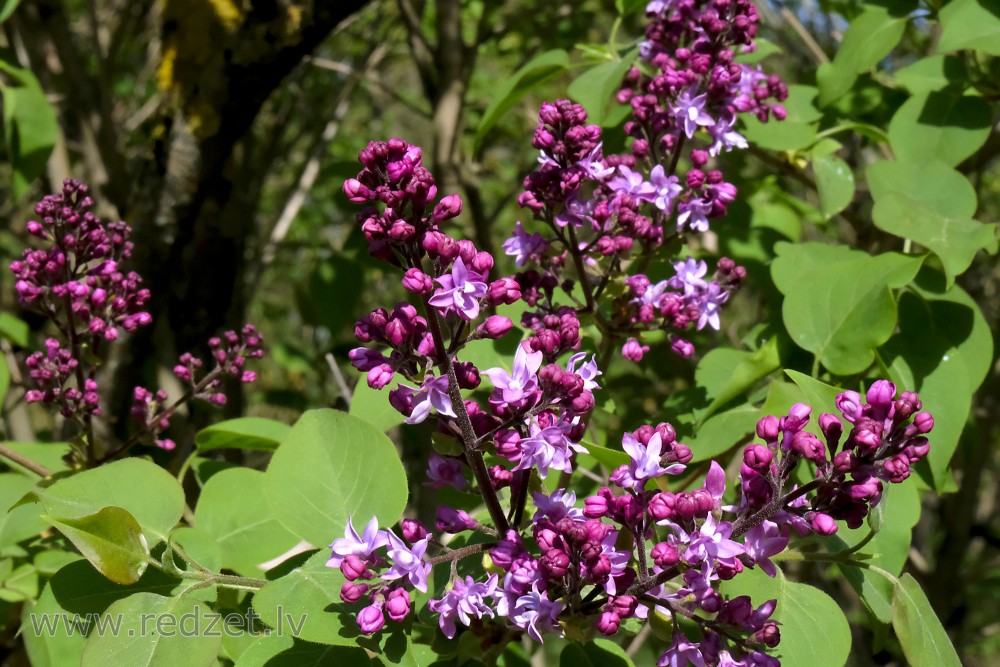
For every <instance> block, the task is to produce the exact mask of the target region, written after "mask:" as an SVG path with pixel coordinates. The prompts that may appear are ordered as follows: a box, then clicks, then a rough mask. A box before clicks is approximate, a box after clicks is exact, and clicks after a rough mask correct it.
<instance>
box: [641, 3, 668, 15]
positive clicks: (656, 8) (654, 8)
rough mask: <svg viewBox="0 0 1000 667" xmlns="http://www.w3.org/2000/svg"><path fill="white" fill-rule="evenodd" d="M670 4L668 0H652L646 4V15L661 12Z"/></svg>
mask: <svg viewBox="0 0 1000 667" xmlns="http://www.w3.org/2000/svg"><path fill="white" fill-rule="evenodd" d="M669 4H670V2H669V1H668V0H652V2H650V3H649V4H648V5H646V16H649V15H652V14H659V13H660V12H662V11H663V10H664V9H666V8H667V6H668V5H669Z"/></svg>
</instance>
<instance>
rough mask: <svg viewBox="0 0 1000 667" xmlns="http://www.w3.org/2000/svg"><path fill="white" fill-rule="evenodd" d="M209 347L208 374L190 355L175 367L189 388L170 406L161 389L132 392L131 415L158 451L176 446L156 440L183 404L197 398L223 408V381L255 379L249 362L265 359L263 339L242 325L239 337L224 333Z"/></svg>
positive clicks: (202, 364) (166, 440)
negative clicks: (213, 365) (210, 365)
mask: <svg viewBox="0 0 1000 667" xmlns="http://www.w3.org/2000/svg"><path fill="white" fill-rule="evenodd" d="M208 347H209V349H210V350H211V354H212V359H213V361H214V362H215V367H214V368H213V369H212V370H210V371H208V372H205V371H204V370H203V368H204V366H205V362H204V360H202V359H200V358H198V357H196V356H194V355H193V354H191V353H190V352H185V353H184V354H182V355H181V356H180V359H179V360H178V361H179V362H180V363H178V364H177V365H176V366H174V375H175V376H177V379H179V380H180V381H181V382H183V383H184V384H185V385H187V386H188V390H187V392H186V393H185V394H184V396H183V397H182V398H181V399H179V400H178V401H177V402H176V403H174V404H173V405H167V398H168V396H167V392H165V391H163V390H162V389H159V390H157V391H156V392H155V393H154V392H152V391H150V390H149V389H146V388H145V387H136V388H135V389H134V390H133V392H132V415H133V416H134V417H135V418H136V419H137V420H139V421H140V422H141V423H142V424H143V427H144V431H145V436H147V437H149V438H151V439H152V440H153V443H154V444H155V445H156V446H157V447H159V448H160V449H166V450H172V449H174V448H175V447H176V446H177V443H175V442H174V441H173V440H170V439H169V438H159V437H157V436H159V435H160V434H161V433H163V431H165V430H167V429H168V428H169V427H170V418H171V417H172V416H173V415H174V413H175V411H176V410H177V408H178V407H180V405H181V404H182V403H183V402H185V401H187V400H189V399H192V398H197V399H200V400H203V401H208V402H209V403H211V404H213V405H225V404H226V403H227V401H228V398H227V397H226V393H225V391H223V386H222V383H223V380H224V379H225V378H226V377H233V378H238V379H239V380H240V381H241V382H245V383H251V382H254V381H255V380H256V379H257V374H256V373H255V372H253V371H250V370H247V369H246V363H247V360H248V359H260V358H261V357H263V356H264V337H263V336H262V335H261V334H260V333H259V332H258V331H257V328H256V327H254V325H252V324H246V325H244V326H243V328H242V329H241V330H240V331H239V333H237V332H236V331H227V332H225V333H224V334H223V335H222V337H221V338H219V337H213V338H210V339H209V340H208Z"/></svg>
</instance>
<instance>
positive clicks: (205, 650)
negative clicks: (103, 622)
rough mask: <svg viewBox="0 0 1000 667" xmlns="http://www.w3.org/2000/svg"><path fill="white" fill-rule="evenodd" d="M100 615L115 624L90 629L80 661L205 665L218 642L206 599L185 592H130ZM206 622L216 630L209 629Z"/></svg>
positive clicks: (86, 665) (100, 666)
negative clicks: (177, 594)
mask: <svg viewBox="0 0 1000 667" xmlns="http://www.w3.org/2000/svg"><path fill="white" fill-rule="evenodd" d="M104 616H105V618H107V619H108V620H109V621H111V622H115V621H117V622H120V626H119V627H118V629H117V631H115V632H94V633H92V634H91V635H90V638H89V639H88V640H87V643H86V645H85V646H84V649H83V659H82V660H81V662H80V666H81V667H105V666H106V665H144V666H145V667H176V666H177V665H206V666H208V665H212V664H214V662H215V657H216V656H217V655H218V653H219V646H220V645H221V644H222V632H221V631H220V630H219V629H218V623H219V621H218V617H217V615H216V614H215V613H214V612H213V611H212V609H211V608H210V607H209V606H208V605H206V604H205V603H203V602H199V601H197V600H192V599H191V598H187V597H163V596H162V595H156V594H155V593H135V594H134V595H130V596H129V597H127V598H125V599H123V600H119V601H117V602H115V603H113V604H112V605H111V606H110V607H108V609H107V611H105V612H104ZM213 617H215V618H214V619H213ZM210 624H214V626H215V628H216V629H215V631H213V632H208V629H209V626H210Z"/></svg>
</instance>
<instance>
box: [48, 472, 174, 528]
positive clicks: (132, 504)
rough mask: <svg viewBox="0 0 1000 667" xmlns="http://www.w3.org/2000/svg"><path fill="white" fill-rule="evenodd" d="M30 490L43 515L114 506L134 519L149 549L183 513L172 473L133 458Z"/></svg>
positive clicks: (73, 513) (72, 515) (83, 513)
mask: <svg viewBox="0 0 1000 667" xmlns="http://www.w3.org/2000/svg"><path fill="white" fill-rule="evenodd" d="M33 493H34V495H35V496H36V497H37V498H38V499H39V501H40V502H41V503H42V505H43V506H44V507H45V511H46V512H47V513H48V514H51V515H53V516H58V517H65V518H80V517H83V516H87V515H89V514H94V513H95V512H97V511H98V510H100V509H102V508H104V507H111V506H114V507H120V508H122V509H123V510H125V511H126V512H128V513H129V514H131V515H132V516H133V517H135V520H136V521H138V522H139V525H140V526H141V527H142V532H143V534H144V535H145V536H146V540H147V542H148V543H149V545H150V546H151V547H152V546H153V545H154V544H156V543H157V542H159V541H161V540H165V539H166V538H167V534H168V533H170V530H171V529H172V528H173V527H174V526H175V525H176V524H177V522H178V521H179V520H180V518H181V514H182V513H183V511H184V491H183V489H181V486H180V484H179V483H178V482H177V480H176V479H175V478H174V477H173V475H171V474H170V473H168V472H167V471H166V470H164V469H163V468H161V467H159V466H157V465H156V464H155V463H152V462H150V461H145V460H143V459H138V458H130V459H124V460H122V461H115V462H113V463H109V464H107V465H103V466H101V467H99V468H93V469H91V470H85V471H83V472H80V473H77V474H75V475H73V476H72V477H66V478H64V479H61V480H59V481H57V482H56V483H55V484H53V485H52V486H49V487H48V488H45V489H41V488H39V489H36V490H35V491H34V492H33Z"/></svg>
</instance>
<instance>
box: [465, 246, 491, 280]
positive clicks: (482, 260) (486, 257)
mask: <svg viewBox="0 0 1000 667" xmlns="http://www.w3.org/2000/svg"><path fill="white" fill-rule="evenodd" d="M470 266H471V267H472V268H473V269H474V270H475V271H477V272H478V273H481V274H483V275H484V276H485V275H487V274H488V273H489V272H490V269H492V268H493V255H491V254H490V253H488V252H486V251H485V250H484V251H481V252H477V253H476V256H475V257H473V259H472V262H471V263H470Z"/></svg>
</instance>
